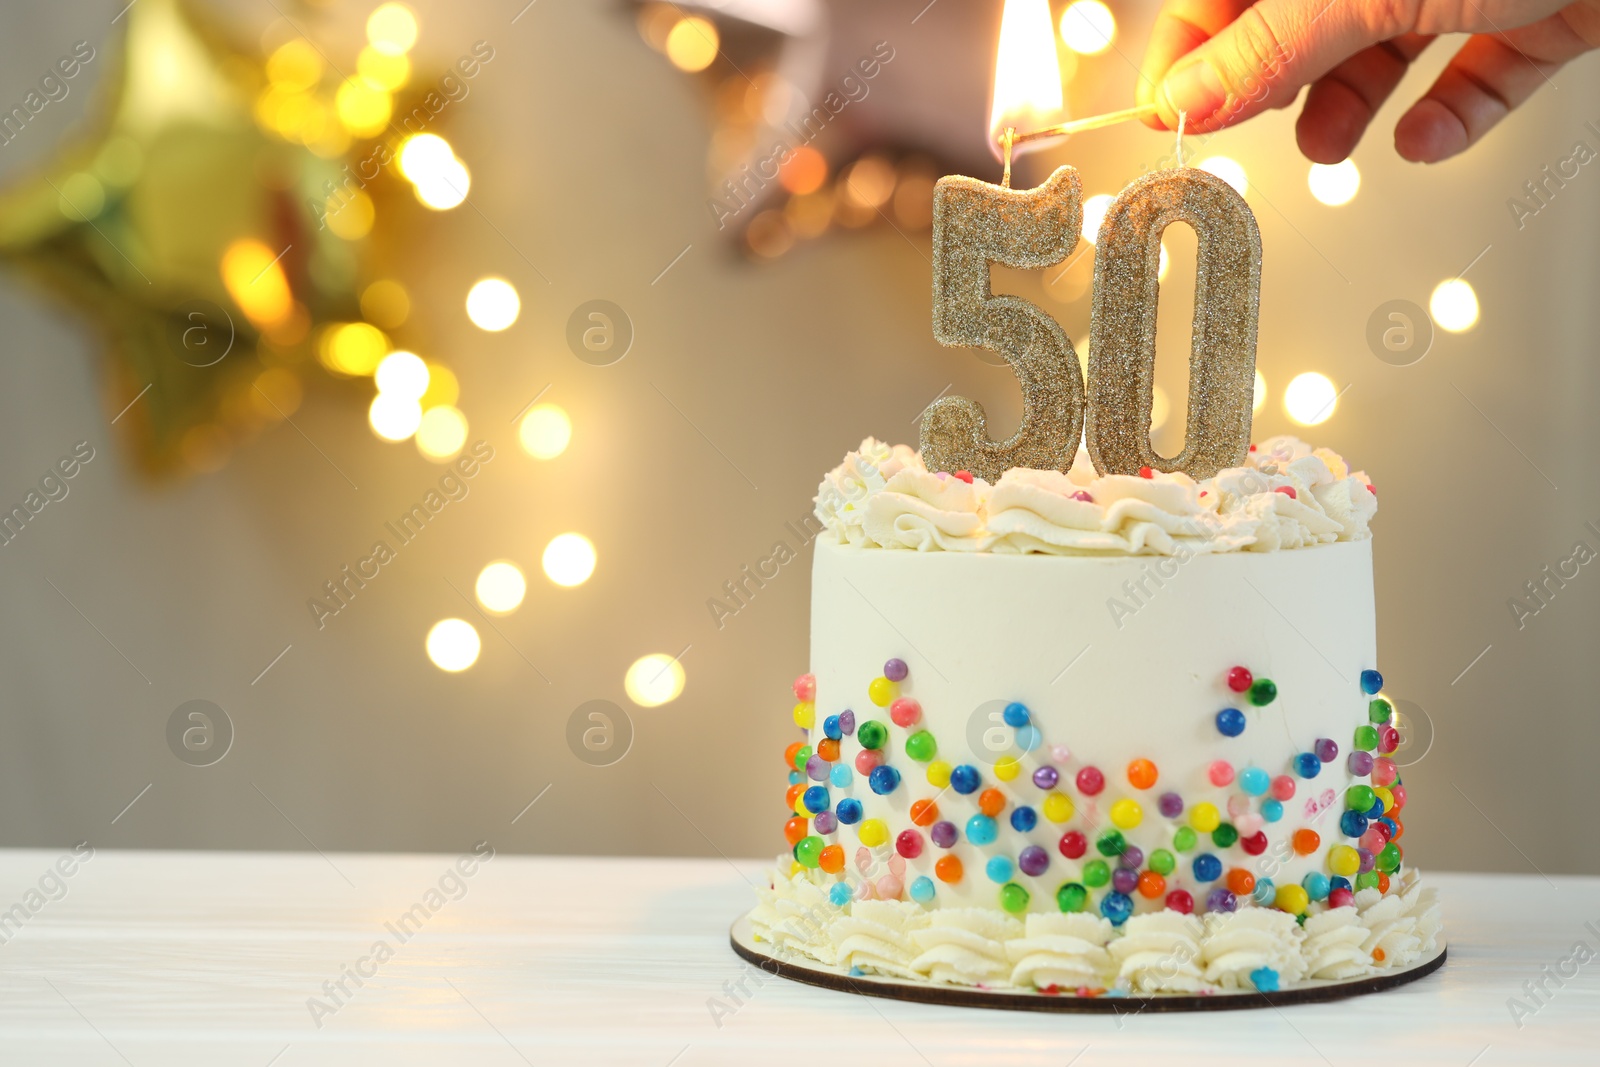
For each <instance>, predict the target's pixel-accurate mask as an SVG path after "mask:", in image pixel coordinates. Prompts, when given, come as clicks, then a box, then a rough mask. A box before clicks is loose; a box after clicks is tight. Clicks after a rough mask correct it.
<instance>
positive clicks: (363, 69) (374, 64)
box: [356, 48, 411, 92]
mask: <svg viewBox="0 0 1600 1067" xmlns="http://www.w3.org/2000/svg"><path fill="white" fill-rule="evenodd" d="M356 73H357V74H360V75H361V76H362V77H363V78H365V79H366V80H367V81H369V82H371V83H372V84H373V85H376V86H378V87H379V88H380V89H387V90H389V91H390V92H393V91H394V90H396V89H398V88H400V87H401V86H403V85H404V84H405V83H406V82H408V81H410V80H411V60H410V59H409V58H407V57H406V56H404V55H391V54H389V53H388V52H380V51H378V50H377V49H376V48H363V49H362V50H361V54H360V55H359V56H357V57H356Z"/></svg>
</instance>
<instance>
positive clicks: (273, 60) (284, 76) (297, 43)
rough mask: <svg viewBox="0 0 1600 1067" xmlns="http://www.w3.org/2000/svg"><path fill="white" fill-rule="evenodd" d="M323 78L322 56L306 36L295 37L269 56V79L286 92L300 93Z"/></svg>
mask: <svg viewBox="0 0 1600 1067" xmlns="http://www.w3.org/2000/svg"><path fill="white" fill-rule="evenodd" d="M321 79H322V57H321V56H320V55H318V54H317V50H316V49H315V48H313V47H311V42H310V41H308V40H306V39H305V38H304V37H295V38H293V39H291V40H289V41H286V42H285V43H283V44H281V45H279V46H278V47H277V48H275V49H274V50H273V52H272V54H271V55H270V56H268V57H267V80H268V81H270V82H272V84H273V86H274V87H276V88H278V89H282V90H284V91H285V92H290V93H300V92H304V91H306V90H307V89H309V88H311V87H312V86H314V85H316V84H317V82H318V81H320V80H321Z"/></svg>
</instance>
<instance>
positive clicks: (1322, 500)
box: [815, 436, 1378, 557]
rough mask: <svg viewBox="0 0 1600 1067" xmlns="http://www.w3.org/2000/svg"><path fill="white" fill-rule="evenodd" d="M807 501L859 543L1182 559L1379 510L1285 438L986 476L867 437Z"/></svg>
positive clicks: (1329, 535) (1338, 460) (1354, 479)
mask: <svg viewBox="0 0 1600 1067" xmlns="http://www.w3.org/2000/svg"><path fill="white" fill-rule="evenodd" d="M815 503H816V515H817V518H818V519H819V520H820V521H821V522H822V523H823V525H824V526H825V527H826V528H827V530H828V531H829V533H831V534H832V536H833V537H834V538H835V539H836V540H837V541H838V542H839V543H840V544H850V545H855V546H857V547H863V548H870V547H878V548H910V549H916V550H918V551H922V552H928V551H944V552H995V553H1044V554H1049V555H1097V554H1099V555H1162V556H1182V557H1187V556H1189V555H1193V554H1201V553H1215V552H1238V551H1248V552H1271V551H1277V550H1280V549H1293V548H1303V547H1307V546H1311V545H1318V544H1326V543H1329V542H1333V541H1359V540H1362V539H1364V538H1366V537H1368V536H1370V532H1369V524H1370V522H1371V520H1372V516H1373V515H1374V514H1375V513H1376V511H1377V509H1378V498H1377V495H1376V494H1375V493H1374V492H1373V489H1372V486H1371V484H1370V482H1369V481H1368V479H1367V476H1366V474H1365V472H1363V471H1351V470H1350V468H1349V465H1348V464H1346V463H1345V461H1344V459H1343V457H1341V456H1340V455H1338V454H1337V453H1335V452H1332V451H1329V450H1328V449H1323V448H1318V449H1313V448H1312V447H1311V446H1310V445H1307V444H1306V443H1305V442H1303V441H1300V440H1298V439H1297V438H1294V437H1287V436H1285V437H1273V438H1269V439H1268V440H1266V441H1263V442H1261V443H1260V444H1259V445H1257V446H1255V447H1254V448H1253V449H1252V451H1251V452H1250V454H1249V457H1248V459H1247V460H1246V463H1245V465H1244V466H1242V467H1230V468H1228V469H1226V470H1223V471H1219V472H1218V473H1217V475H1216V477H1214V478H1208V479H1206V480H1205V481H1203V482H1196V481H1195V480H1194V479H1192V478H1190V477H1189V476H1188V475H1186V474H1183V473H1181V472H1178V473H1172V474H1162V473H1158V472H1156V473H1152V474H1151V476H1150V477H1148V478H1145V477H1137V476H1131V475H1121V474H1111V475H1104V476H1101V475H1097V474H1096V473H1095V472H1094V467H1093V465H1092V464H1091V463H1090V461H1089V457H1088V454H1087V453H1085V452H1084V451H1083V450H1081V449H1080V450H1079V452H1078V458H1077V461H1076V462H1075V463H1074V464H1073V466H1072V470H1071V471H1069V472H1068V473H1066V474H1062V473H1061V472H1060V471H1040V470H1029V469H1027V468H1022V467H1018V468H1014V469H1012V470H1009V471H1006V472H1005V473H1004V474H1002V475H1001V476H1000V480H999V481H998V482H995V483H994V484H992V485H991V484H990V483H988V482H986V481H984V480H983V479H981V478H973V477H971V476H969V475H965V474H964V473H961V474H955V475H952V474H947V473H944V472H937V473H934V472H930V471H928V469H927V468H926V467H925V466H923V463H922V459H921V456H920V455H918V453H917V452H915V451H914V450H912V449H911V448H909V447H907V446H905V445H896V446H893V447H890V446H889V445H886V444H884V443H883V442H881V441H878V440H876V439H874V438H870V437H869V438H867V439H866V440H865V441H863V442H861V447H860V448H859V449H857V450H856V451H854V452H851V453H849V454H848V455H846V456H845V458H844V461H843V462H842V463H840V464H839V466H837V467H835V468H834V469H833V470H831V471H829V472H828V473H827V475H826V476H824V478H823V480H822V484H821V485H820V486H819V487H818V489H817V496H816V501H815Z"/></svg>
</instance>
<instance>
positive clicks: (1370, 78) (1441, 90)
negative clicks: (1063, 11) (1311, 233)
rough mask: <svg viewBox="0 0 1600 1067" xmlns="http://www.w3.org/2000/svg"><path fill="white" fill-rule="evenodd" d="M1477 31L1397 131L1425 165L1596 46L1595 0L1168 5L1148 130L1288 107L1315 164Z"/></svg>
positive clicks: (1599, 6) (1178, 1) (1598, 1)
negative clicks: (1431, 49) (1444, 39)
mask: <svg viewBox="0 0 1600 1067" xmlns="http://www.w3.org/2000/svg"><path fill="white" fill-rule="evenodd" d="M1463 32H1464V33H1471V34H1473V36H1472V37H1470V38H1469V39H1468V40H1467V42H1466V44H1465V45H1463V46H1462V48H1461V50H1460V51H1459V52H1457V53H1456V54H1455V56H1454V57H1453V58H1452V59H1451V60H1450V63H1449V65H1448V66H1447V67H1446V68H1445V69H1444V72H1443V73H1442V74H1440V75H1439V78H1438V80H1437V81H1435V82H1434V83H1433V86H1432V87H1431V88H1430V89H1429V90H1428V91H1427V93H1426V94H1425V95H1424V96H1423V97H1422V99H1420V100H1418V101H1417V102H1416V103H1415V104H1413V105H1412V106H1411V108H1410V110H1408V111H1407V112H1406V113H1405V114H1404V115H1402V116H1401V117H1400V121H1399V122H1398V123H1397V124H1396V125H1395V131H1394V146H1395V151H1397V152H1399V153H1400V155H1401V156H1403V157H1404V158H1406V159H1409V160H1411V161H1412V162H1416V163H1437V162H1439V161H1440V160H1444V159H1449V158H1450V157H1451V156H1453V155H1456V154H1458V153H1460V152H1462V151H1464V150H1465V149H1467V148H1468V147H1470V146H1471V145H1473V144H1475V143H1476V142H1477V141H1478V139H1479V138H1481V137H1482V136H1483V135H1484V134H1485V133H1487V132H1488V131H1489V130H1490V129H1491V128H1492V127H1493V126H1494V125H1495V124H1496V123H1497V122H1499V121H1500V120H1501V119H1502V118H1504V117H1505V116H1506V115H1507V114H1508V113H1509V112H1510V111H1511V110H1512V109H1514V108H1516V107H1517V106H1518V105H1520V104H1521V103H1522V102H1523V101H1524V100H1526V99H1527V98H1528V97H1530V96H1532V95H1533V93H1534V91H1535V90H1536V89H1538V88H1539V87H1540V86H1542V85H1544V84H1545V83H1546V82H1547V81H1549V79H1550V76H1551V75H1552V74H1554V73H1555V72H1556V71H1558V70H1560V69H1561V67H1562V66H1564V65H1565V64H1566V63H1567V62H1568V61H1569V60H1571V59H1573V58H1574V57H1576V56H1579V55H1581V54H1583V53H1584V52H1587V51H1589V50H1590V49H1593V48H1597V47H1600V0H1577V2H1576V3H1574V2H1570V0H1476V2H1474V0H1467V2H1466V3H1464V4H1463V3H1460V2H1458V0H1165V2H1164V3H1163V4H1162V7H1161V13H1160V14H1159V15H1158V16H1157V17H1156V23H1155V28H1154V30H1153V31H1152V33H1151V37H1150V47H1149V49H1148V50H1147V51H1146V53H1145V59H1144V69H1143V71H1142V74H1141V77H1140V80H1139V93H1138V101H1139V103H1141V104H1150V103H1153V104H1155V105H1156V106H1157V108H1158V111H1159V117H1158V118H1153V119H1151V120H1149V121H1150V124H1151V125H1154V126H1157V127H1158V128H1159V127H1165V128H1166V129H1176V128H1177V125H1178V111H1179V110H1180V109H1181V110H1183V111H1184V112H1185V113H1186V128H1187V129H1190V130H1194V131H1196V132H1204V131H1208V130H1216V129H1220V128H1222V127H1225V126H1231V125H1233V124H1234V123H1237V122H1241V121H1243V120H1244V119H1247V118H1249V117H1251V116H1252V115H1255V114H1258V113H1259V112H1261V111H1263V110H1266V109H1267V108H1281V107H1287V106H1288V105H1290V104H1292V103H1293V102H1294V100H1295V98H1296V97H1297V96H1298V95H1299V92H1300V88H1301V87H1302V86H1305V85H1310V86H1311V90H1310V92H1308V93H1307V94H1306V100H1305V105H1304V106H1303V107H1302V108H1301V111H1300V119H1299V122H1298V123H1297V124H1296V126H1295V134H1296V139H1297V140H1298V141H1299V142H1300V151H1301V152H1303V153H1305V155H1306V157H1307V158H1309V159H1310V160H1312V161H1313V162H1316V163H1337V162H1339V161H1340V160H1342V159H1344V158H1345V157H1346V156H1348V155H1349V154H1350V152H1351V151H1352V150H1353V149H1354V148H1355V146H1356V144H1357V142H1359V141H1360V140H1361V135H1362V134H1363V133H1364V132H1366V128H1367V126H1368V124H1369V123H1370V122H1371V121H1372V117H1373V115H1374V114H1375V113H1376V112H1377V110H1378V108H1379V107H1380V106H1381V105H1382V104H1383V102H1384V101H1385V100H1387V99H1388V97H1389V94H1390V93H1392V92H1394V89H1395V86H1397V85H1398V84H1399V83H1400V79H1401V78H1402V77H1403V76H1404V75H1405V72H1406V68H1407V67H1408V66H1410V64H1411V62H1412V60H1414V59H1416V58H1417V56H1418V55H1420V54H1421V53H1422V50H1423V49H1425V48H1427V47H1428V44H1429V43H1430V42H1431V41H1432V40H1433V38H1434V37H1435V36H1436V35H1438V34H1443V33H1463Z"/></svg>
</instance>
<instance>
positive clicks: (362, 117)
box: [333, 78, 394, 137]
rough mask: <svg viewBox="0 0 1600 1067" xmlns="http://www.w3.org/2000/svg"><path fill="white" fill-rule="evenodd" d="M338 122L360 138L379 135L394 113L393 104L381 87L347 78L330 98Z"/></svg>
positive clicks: (364, 80) (362, 80)
mask: <svg viewBox="0 0 1600 1067" xmlns="http://www.w3.org/2000/svg"><path fill="white" fill-rule="evenodd" d="M333 107H334V110H335V111H336V112H337V113H338V115H339V121H340V122H342V123H344V126H345V128H346V129H347V130H349V131H350V132H351V133H353V134H356V135H357V136H359V137H372V136H375V135H377V134H380V133H382V132H383V131H384V130H385V129H386V128H387V127H388V125H389V116H390V115H392V114H393V113H394V101H393V99H392V98H391V97H390V96H389V94H388V92H387V91H386V90H384V89H383V88H382V87H381V86H379V85H375V84H373V83H372V82H370V81H368V80H367V79H365V78H349V79H347V80H346V81H345V83H344V84H343V85H341V86H339V91H338V92H337V93H335V94H334V97H333Z"/></svg>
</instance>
